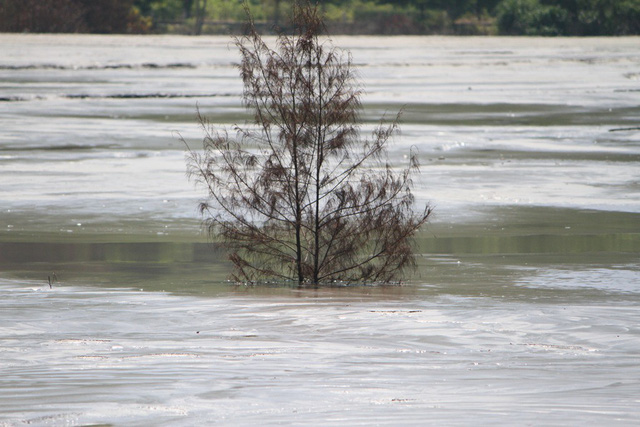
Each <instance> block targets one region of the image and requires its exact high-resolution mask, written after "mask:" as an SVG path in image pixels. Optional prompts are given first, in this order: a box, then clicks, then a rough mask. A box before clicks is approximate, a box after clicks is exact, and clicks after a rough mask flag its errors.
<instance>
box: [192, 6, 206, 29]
mask: <svg viewBox="0 0 640 427" xmlns="http://www.w3.org/2000/svg"><path fill="white" fill-rule="evenodd" d="M206 14H207V0H196V26H195V29H194V34H195V35H196V36H199V35H200V34H202V26H203V25H204V17H205V15H206Z"/></svg>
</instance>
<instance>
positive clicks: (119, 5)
mask: <svg viewBox="0 0 640 427" xmlns="http://www.w3.org/2000/svg"><path fill="white" fill-rule="evenodd" d="M132 6H133V0H100V1H96V0H0V31H6V32H23V31H27V32H33V33H84V32H89V33H127V32H129V33H130V32H145V31H148V24H147V23H146V22H145V20H144V19H143V18H142V17H141V16H139V15H136V14H135V13H134V9H133V7H132Z"/></svg>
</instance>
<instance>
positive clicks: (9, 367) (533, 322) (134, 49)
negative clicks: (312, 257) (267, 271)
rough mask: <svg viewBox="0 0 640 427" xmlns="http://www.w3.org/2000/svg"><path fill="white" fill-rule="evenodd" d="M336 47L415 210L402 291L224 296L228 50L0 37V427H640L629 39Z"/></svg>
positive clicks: (184, 40)
mask: <svg viewBox="0 0 640 427" xmlns="http://www.w3.org/2000/svg"><path fill="white" fill-rule="evenodd" d="M336 41H337V43H338V44H340V45H341V46H344V47H346V48H349V49H351V51H352V54H353V58H354V62H355V63H356V64H359V65H360V66H361V68H360V72H361V76H362V80H363V84H364V86H365V87H366V90H367V92H366V95H365V98H364V103H365V108H366V111H365V114H364V118H365V120H366V122H367V124H366V125H365V126H364V129H365V130H366V129H367V128H368V127H369V126H370V124H371V123H373V122H374V121H375V120H376V119H377V117H378V116H379V115H380V114H384V113H385V112H387V113H389V114H394V113H395V112H396V111H397V110H398V109H399V108H401V107H402V106H404V109H405V112H404V115H403V118H404V123H403V125H402V134H401V135H400V137H398V138H397V140H396V141H395V144H394V145H393V147H392V148H391V158H392V159H395V160H398V161H401V159H402V156H403V155H404V154H405V153H406V152H407V150H408V149H409V147H411V146H416V147H417V148H418V149H419V153H420V157H421V161H422V165H423V167H422V172H421V175H420V176H419V177H418V179H416V193H417V196H418V197H417V198H418V200H419V202H420V203H424V202H426V201H430V202H431V203H432V204H433V205H434V206H435V208H436V215H435V217H434V219H433V221H432V223H431V224H429V226H427V227H426V228H425V229H424V230H423V232H422V233H421V235H420V236H419V238H418V242H417V243H418V253H419V269H418V271H417V272H416V274H415V275H414V276H413V277H412V278H410V280H408V281H407V283H406V284H405V285H404V286H401V287H391V288H385V287H382V288H379V287H359V288H334V289H321V290H311V289H305V290H299V289H295V288H288V287H257V288H247V287H244V286H234V285H233V284H230V283H227V282H226V281H225V278H226V275H227V272H228V265H227V263H226V261H225V260H224V254H223V253H221V252H220V251H218V250H216V249H215V248H214V247H213V246H211V245H210V244H208V243H207V241H206V238H204V237H203V236H202V235H201V233H200V231H199V219H198V218H197V216H196V203H197V200H198V197H199V196H200V195H199V194H198V192H197V191H195V190H194V188H193V186H192V185H191V184H189V183H188V182H187V180H186V179H185V176H184V159H183V152H182V147H180V145H179V143H178V142H177V137H176V132H179V133H181V134H182V135H184V136H185V137H186V138H187V139H188V140H189V141H190V143H193V144H194V145H197V144H198V137H199V133H198V129H197V126H196V125H195V122H194V114H195V105H196V102H197V103H198V104H199V105H200V107H201V109H202V110H203V112H205V113H206V114H207V115H209V116H210V117H211V118H212V120H213V121H214V122H217V123H221V124H227V125H228V124H232V123H234V122H242V121H243V120H244V119H245V117H246V115H245V113H244V112H243V111H242V109H241V108H239V94H240V91H241V86H240V79H239V78H238V76H237V71H236V70H235V69H234V67H233V66H232V63H233V61H236V60H237V57H236V54H235V52H234V51H233V50H229V49H228V46H229V40H228V39H226V38H222V37H221V38H190V37H125V36H115V37H101V36H37V35H0V49H1V51H2V55H0V121H1V123H2V130H0V342H1V346H0V425H11V426H13V425H24V424H29V425H87V424H113V425H201V424H205V425H207V424H221V425H249V424H260V425H262V424H285V425H292V424H293V425H301V424H305V425H306V424H319V425H336V426H338V425H340V426H341V425H358V424H360V425H362V424H365V425H372V424H380V425H394V426H395V425H425V424H426V425H477V424H492V425H493V424H502V425H514V424H517V425H521V424H522V425H527V424H528V425H601V424H618V425H637V424H638V423H639V422H640V411H638V409H637V408H638V407H640V405H639V403H640V397H639V396H640V369H639V366H640V365H639V364H638V354H640V256H639V255H640V178H639V177H640V175H639V173H638V171H639V170H640V168H639V166H640V132H638V131H617V132H610V130H611V129H615V128H625V127H634V126H638V125H639V120H640V107H639V106H638V99H639V98H638V90H640V87H639V84H640V83H639V80H638V79H639V76H640V48H639V46H640V39H638V38H615V39H536V38H503V39H494V38H446V37H444V38H443V37H424V38H411V37H408V38H375V37H356V38H348V37H347V38H338V39H337V40H336ZM52 272H55V273H56V275H57V277H58V279H59V282H57V283H54V284H53V288H52V289H50V288H49V285H48V283H47V276H49V275H51V274H52Z"/></svg>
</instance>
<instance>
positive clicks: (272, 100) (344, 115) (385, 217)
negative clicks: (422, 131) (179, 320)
mask: <svg viewBox="0 0 640 427" xmlns="http://www.w3.org/2000/svg"><path fill="white" fill-rule="evenodd" d="M248 16H249V33H248V35H246V36H244V37H241V38H239V39H237V40H236V45H237V47H238V49H239V50H240V53H241V55H242V62H241V64H240V67H239V68H240V73H241V76H242V80H243V83H244V94H243V101H244V104H245V106H246V107H247V108H248V109H249V110H251V111H252V112H253V113H254V121H253V123H252V124H251V125H248V126H246V127H239V126H236V128H235V134H234V135H229V134H228V133H227V132H226V131H218V130H217V129H215V127H214V126H212V125H210V123H209V122H208V121H207V120H206V118H205V117H203V116H201V115H200V113H198V119H199V122H200V124H201V126H202V129H203V131H204V133H205V137H204V141H203V144H204V151H203V152H196V151H193V150H191V149H188V155H187V159H188V172H189V175H190V176H191V177H192V178H195V180H196V181H197V182H198V183H200V184H202V185H203V186H204V187H205V188H206V190H207V193H208V199H207V200H206V201H205V202H203V203H202V204H201V205H200V209H201V212H202V214H203V215H204V216H205V219H206V222H207V225H208V229H209V232H210V233H211V235H212V236H214V238H221V239H222V240H223V241H224V243H226V245H227V247H228V248H229V250H230V259H231V261H232V262H233V264H234V266H235V275H234V278H235V279H236V280H238V281H248V282H256V281H260V280H265V279H279V280H283V279H284V280H291V281H295V282H297V283H298V284H300V285H302V284H321V283H336V282H339V283H353V282H358V283H364V282H368V283H374V282H375V283H388V282H393V281H397V280H399V279H400V278H401V273H402V272H403V270H405V269H406V268H407V267H410V266H413V264H414V259H413V255H412V247H411V238H412V236H413V235H414V233H415V232H416V231H417V230H418V228H419V227H420V226H421V225H423V224H424V223H425V222H426V221H427V219H428V217H429V214H430V213H431V209H430V208H429V207H428V206H427V207H425V208H424V210H423V211H421V212H420V213H415V212H414V211H413V210H412V206H413V201H414V199H413V196H412V193H411V179H410V176H411V173H412V172H414V171H415V170H416V169H417V167H418V165H417V160H416V156H415V153H411V156H410V161H409V165H408V167H407V168H406V169H405V170H402V171H400V172H397V171H395V170H394V169H393V168H392V167H391V166H390V165H389V164H388V163H387V162H386V150H385V145H386V144H387V142H388V141H389V140H390V138H391V137H392V135H393V134H394V133H395V131H396V129H397V118H396V120H394V121H393V122H392V123H391V124H390V125H388V126H383V125H380V127H379V128H378V129H376V130H375V132H373V134H372V136H371V137H370V138H368V139H363V138H361V136H360V129H359V126H358V123H359V121H358V116H359V113H360V111H361V104H360V90H359V89H358V86H357V82H356V78H355V76H354V71H353V67H352V63H351V58H350V56H349V55H348V53H345V52H343V51H341V50H339V49H337V48H335V47H333V46H332V44H331V43H330V41H329V40H328V39H326V38H324V37H322V36H321V33H322V30H323V26H322V20H321V19H320V17H319V16H318V12H317V9H316V8H314V7H312V6H310V5H308V4H307V5H305V6H299V5H295V6H294V23H295V31H294V34H293V35H292V36H286V35H281V36H279V37H278V39H277V47H276V49H275V50H274V49H271V48H270V47H269V46H267V45H266V44H265V42H264V41H263V40H262V38H261V37H260V35H259V34H258V33H257V32H256V30H255V27H254V26H253V22H252V20H251V17H250V15H249V14H248Z"/></svg>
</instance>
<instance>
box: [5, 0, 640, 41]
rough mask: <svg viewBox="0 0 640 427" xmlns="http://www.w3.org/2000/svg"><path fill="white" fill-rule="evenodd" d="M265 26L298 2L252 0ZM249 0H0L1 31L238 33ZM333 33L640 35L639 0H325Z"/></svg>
mask: <svg viewBox="0 0 640 427" xmlns="http://www.w3.org/2000/svg"><path fill="white" fill-rule="evenodd" d="M246 2H247V3H248V5H249V7H250V9H251V11H252V13H253V16H254V17H255V19H256V26H257V27H258V28H259V29H260V30H261V31H263V32H273V30H274V28H283V29H286V28H287V26H288V25H289V16H290V11H291V6H292V0H246ZM243 3H244V0H101V1H99V2H98V1H95V0H0V31H3V32H25V31H26V32H72V33H73V32H89V33H182V34H201V33H208V34H230V33H232V34H238V33H241V32H242V31H243V30H244V28H243V19H244V11H243ZM317 3H318V5H319V7H320V9H321V11H322V13H323V14H324V19H325V22H326V23H327V27H328V29H329V31H330V32H331V33H332V34H505V35H546V36H553V35H569V36H573V35H578V36H582V35H584V36H597V35H629V34H640V0H318V1H317Z"/></svg>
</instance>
